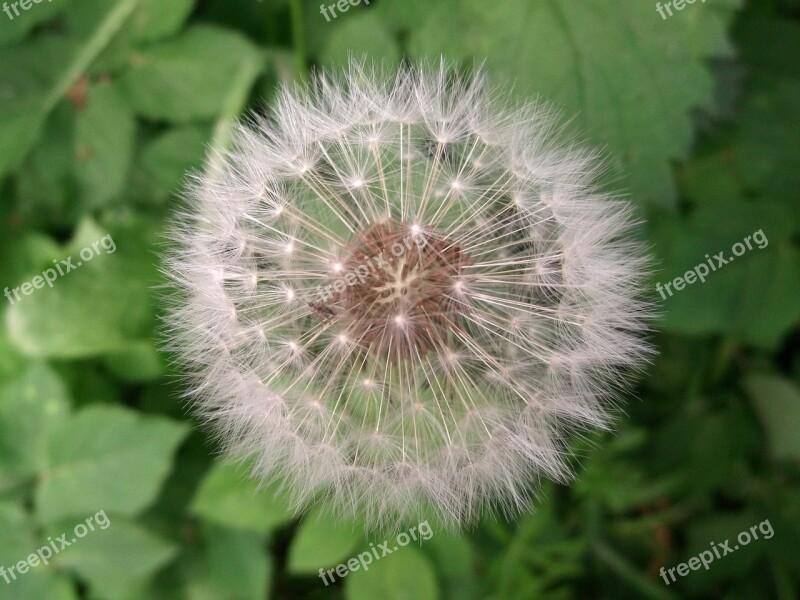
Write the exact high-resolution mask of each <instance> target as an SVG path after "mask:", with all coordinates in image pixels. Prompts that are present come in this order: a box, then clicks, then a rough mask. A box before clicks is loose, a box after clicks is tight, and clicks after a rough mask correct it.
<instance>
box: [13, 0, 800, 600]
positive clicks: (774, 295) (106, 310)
mask: <svg viewBox="0 0 800 600" xmlns="http://www.w3.org/2000/svg"><path fill="white" fill-rule="evenodd" d="M12 14H13V12H12ZM351 52H353V53H355V54H357V55H362V54H366V55H367V56H370V57H372V58H374V59H376V60H382V61H384V62H386V63H388V64H394V63H399V62H400V61H402V60H407V59H412V60H413V59H422V58H430V59H434V60H435V59H437V58H438V56H439V55H444V56H446V57H448V58H450V59H453V60H457V61H461V62H463V64H464V65H466V66H469V65H471V64H474V63H475V62H485V64H486V67H487V70H488V71H489V73H490V76H491V78H492V81H493V82H495V83H512V84H514V86H515V88H514V89H515V90H516V92H517V93H518V94H520V95H521V96H524V97H538V98H539V99H541V100H543V101H546V102H549V103H551V104H552V105H553V106H555V107H557V108H559V109H560V110H561V111H562V115H563V117H564V121H565V123H566V122H568V127H569V128H570V130H572V131H574V132H577V133H579V134H582V135H584V137H585V138H586V139H587V140H588V141H589V142H591V143H592V144H594V145H595V146H597V147H600V148H602V149H603V151H604V153H605V155H606V157H607V164H608V174H607V177H606V180H607V181H606V183H607V185H608V187H609V189H615V190H622V191H624V192H627V193H628V195H629V197H630V198H631V200H632V201H633V202H634V203H635V204H636V206H637V210H638V211H639V214H640V216H641V218H642V220H643V221H644V222H645V223H646V227H644V228H643V235H646V236H647V239H649V241H650V243H651V245H652V248H653V251H654V254H655V255H656V256H657V259H658V270H657V272H656V273H655V274H654V276H653V284H654V285H655V282H657V281H659V282H667V281H671V280H672V279H674V278H675V277H678V276H681V275H683V274H684V273H685V272H686V271H687V270H689V269H691V268H692V267H694V266H695V265H696V264H698V263H701V262H703V261H704V256H705V255H706V254H709V255H712V254H716V253H717V252H719V251H721V250H728V249H730V248H731V246H732V244H734V243H736V242H737V241H741V240H742V239H744V238H745V237H746V236H747V235H750V234H752V233H753V232H755V231H757V230H762V231H763V232H764V235H765V236H766V237H767V238H768V240H769V244H768V246H766V247H765V248H763V249H754V250H753V251H750V252H747V253H746V254H744V255H743V256H742V257H741V258H739V259H737V261H736V262H735V263H733V264H730V265H727V266H725V268H724V269H721V270H720V271H719V272H714V273H712V274H711V275H710V276H709V277H708V281H707V282H706V283H695V284H694V285H691V286H688V287H687V288H686V289H684V290H683V291H681V292H679V293H676V294H674V295H673V296H670V297H667V298H666V300H664V301H663V302H661V299H660V298H659V297H658V295H657V294H656V293H655V291H653V296H654V299H655V300H657V301H659V302H660V303H661V304H662V306H661V309H662V311H663V318H662V319H661V320H660V321H659V322H658V323H657V325H656V333H654V334H653V335H654V338H655V341H656V343H657V345H658V349H659V352H660V354H659V356H658V358H657V359H655V361H654V364H653V365H652V367H651V368H650V369H649V370H648V373H647V374H646V376H645V377H644V378H643V379H642V381H641V383H640V385H639V387H638V388H637V389H636V390H635V394H631V400H630V402H629V403H628V404H627V408H626V413H625V414H624V415H623V414H621V415H620V418H619V421H618V431H616V432H614V433H611V434H601V433H597V434H593V435H590V436H587V437H586V438H582V439H578V440H575V442H574V452H575V457H576V460H575V466H576V469H577V473H578V479H577V480H576V482H575V483H574V484H573V485H572V486H570V487H564V486H556V485H546V486H545V487H544V489H543V490H542V493H541V502H540V506H539V509H538V511H537V512H535V513H533V514H530V515H525V516H522V517H519V518H518V519H516V520H515V521H513V522H505V521H504V520H502V519H501V520H486V521H485V522H484V523H483V524H482V525H481V526H480V527H479V528H477V529H476V530H475V531H472V532H467V533H464V534H461V535H453V534H447V533H445V532H444V531H434V535H433V537H432V538H431V539H430V540H428V541H426V542H425V543H423V544H421V545H420V544H410V545H409V547H406V548H402V549H400V550H398V551H397V553H393V555H392V556H391V557H386V558H385V559H383V560H381V561H379V562H376V563H374V564H373V565H372V567H371V568H370V570H369V571H366V572H365V571H359V572H354V573H351V574H350V575H348V576H347V577H346V578H344V579H343V580H341V579H340V578H337V582H336V583H335V584H332V585H330V586H326V585H325V584H324V583H323V582H322V581H321V580H320V578H319V577H318V574H317V570H318V569H319V568H324V569H329V568H332V567H335V566H336V565H337V564H338V563H340V562H343V561H346V560H347V559H348V558H350V557H354V556H356V555H357V554H358V553H360V552H363V551H365V550H368V549H369V547H370V546H369V544H370V543H371V542H372V543H374V544H376V545H377V544H378V543H380V542H383V540H384V539H390V538H392V539H393V538H394V536H396V535H397V534H398V533H401V532H402V531H404V530H406V529H407V527H406V525H412V524H404V525H403V527H398V528H397V531H392V532H389V533H387V534H386V536H383V537H381V536H378V537H375V536H373V537H367V536H365V535H364V534H363V532H362V531H360V530H359V528H358V526H357V525H356V524H348V523H333V522H330V521H326V520H325V519H324V517H320V515H318V514H316V513H312V514H310V515H307V516H306V517H305V518H303V519H302V520H297V519H293V517H292V513H291V511H290V507H289V506H287V505H286V504H285V503H284V502H283V501H282V500H281V498H280V496H276V495H275V490H274V489H267V490H263V489H262V490H259V489H257V487H256V485H255V484H254V483H252V482H251V481H250V480H249V479H247V477H246V476H245V474H244V471H243V470H242V469H240V468H236V467H232V466H230V465H225V464H222V463H220V462H219V461H217V460H216V459H214V458H213V457H214V455H215V452H216V450H215V447H214V442H213V440H211V439H210V437H209V436H208V435H207V433H206V432H205V431H204V430H203V429H202V428H200V427H198V426H197V424H196V423H194V422H193V421H192V420H191V417H190V416H188V413H187V411H186V410H185V407H183V406H182V405H181V401H180V392H181V388H180V385H179V384H177V383H176V377H175V376H176V373H175V372H174V370H173V369H172V367H171V366H170V365H169V363H168V360H167V359H166V358H165V357H164V355H163V354H162V353H160V352H159V351H158V349H157V346H158V341H157V336H156V334H155V331H156V328H157V323H158V321H157V315H158V313H159V310H160V309H159V301H158V299H157V294H156V293H155V291H154V288H155V286H157V285H158V284H159V283H161V278H160V275H159V271H158V253H159V252H160V249H161V245H160V244H161V242H160V240H161V238H160V235H161V232H162V231H163V229H164V226H165V223H166V221H167V218H168V216H169V215H170V213H171V211H173V210H174V209H175V206H176V201H175V200H176V198H177V197H178V196H179V193H180V188H181V185H182V182H183V180H184V177H185V174H186V172H187V170H190V169H199V168H202V165H203V158H204V154H205V152H206V149H207V148H208V147H209V146H210V145H224V144H226V143H227V141H228V139H229V134H230V130H231V122H232V120H233V119H235V118H236V117H238V116H239V115H241V114H242V113H243V112H244V111H245V110H247V109H250V108H255V109H257V110H260V109H261V107H262V106H263V103H266V104H268V103H269V102H270V100H271V98H272V97H273V96H274V93H275V89H276V86H277V85H278V84H280V83H282V82H287V81H291V80H298V79H303V78H305V77H307V75H308V72H309V69H310V68H313V67H314V66H326V67H327V66H333V67H335V66H337V65H342V64H343V63H344V62H345V61H346V59H347V56H348V54H349V53H351ZM0 139H1V140H2V144H0V253H1V256H2V259H1V260H0V286H2V287H4V288H5V287H9V288H12V289H13V288H15V287H17V286H19V285H20V284H21V283H22V282H25V281H31V279H32V278H33V277H34V276H35V275H37V274H40V273H41V272H42V271H43V270H44V269H46V268H49V267H51V265H52V263H53V261H54V259H60V258H64V257H67V256H70V255H75V254H76V253H77V252H78V251H79V250H80V249H81V248H83V247H85V246H87V245H88V244H90V243H91V242H93V241H95V240H98V239H99V238H101V237H102V236H104V235H106V234H111V235H112V236H113V239H114V241H115V243H116V246H117V250H116V251H115V252H114V253H111V254H107V255H105V256H103V257H102V258H97V259H96V260H94V261H93V262H92V263H91V264H87V265H85V266H83V267H82V268H81V269H79V270H77V271H76V272H74V273H70V274H69V276H68V277H64V278H60V279H59V280H58V281H57V282H56V283H55V285H54V286H53V289H43V290H41V291H38V292H37V293H35V294H33V295H31V296H30V297H27V296H26V297H23V298H22V299H21V300H20V301H19V302H15V303H13V305H12V304H11V303H10V302H8V301H6V299H5V298H4V299H3V300H2V302H3V305H2V309H0V312H1V313H2V326H0V565H3V566H6V567H8V566H10V565H14V564H16V563H17V562H18V561H20V560H22V559H25V558H26V557H27V556H28V555H29V554H30V553H31V552H34V551H35V550H36V549H37V548H39V547H40V546H42V545H43V544H45V543H46V540H47V537H48V536H58V535H60V534H61V533H63V532H68V531H72V528H73V527H74V526H75V524H76V523H80V522H83V520H84V519H85V518H86V517H87V516H89V515H91V514H94V513H95V512H97V511H98V510H104V511H107V513H108V516H109V518H110V519H111V522H112V524H111V526H110V527H109V528H108V529H107V530H103V531H99V532H94V533H92V534H91V535H88V536H87V537H86V539H82V540H81V541H80V543H77V544H75V545H74V547H70V548H67V549H65V550H64V551H63V552H62V553H59V554H58V555H57V556H56V557H55V558H54V559H53V561H52V563H51V565H50V566H49V567H43V566H39V567H37V568H34V569H32V570H31V572H30V573H27V574H25V575H24V576H20V577H19V579H18V580H17V581H14V582H12V583H11V584H6V583H5V582H4V581H0V600H2V599H6V598H9V599H20V600H39V599H44V598H47V599H48V600H49V599H55V600H70V599H75V598H91V599H96V600H101V599H102V600H128V599H140V598H147V599H164V600H167V599H180V600H255V599H266V598H274V599H278V598H292V599H303V598H307V599H315V598H345V599H347V600H362V599H363V600H367V599H372V598H375V599H379V598H380V599H387V600H399V599H404V598H414V599H419V600H433V599H436V598H442V599H444V598H448V599H449V598H455V599H465V600H470V599H478V598H492V599H495V600H516V599H519V600H523V599H533V598H543V599H552V600H562V599H563V600H566V599H572V598H608V599H617V598H653V599H660V598H664V599H667V598H680V597H685V598H698V599H702V598H725V599H728V600H735V599H742V600H745V599H748V600H749V599H753V598H777V599H780V600H793V599H795V598H798V597H800V553H798V552H797V548H798V544H800V487H799V486H798V482H799V481H800V469H799V468H798V465H800V386H799V385H798V381H800V333H798V330H797V325H798V317H800V301H799V300H800V254H799V253H798V241H799V237H798V230H799V229H800V211H798V208H797V207H798V199H799V198H800V196H799V195H798V190H800V169H799V168H798V166H799V165H800V144H798V140H800V3H798V2H797V1H796V0H752V1H751V2H750V3H749V5H747V4H745V3H743V2H740V1H739V0H708V1H707V2H704V3H695V4H687V5H686V6H685V8H684V9H683V10H682V11H680V12H677V11H676V12H675V14H674V15H673V16H672V17H670V18H668V19H662V18H661V17H660V16H659V14H658V12H657V11H656V7H655V1H650V0H581V1H577V0H496V1H494V2H490V1H487V0H433V1H432V0H373V1H372V2H370V3H369V6H367V4H366V2H361V3H358V4H356V5H355V6H352V7H351V8H350V9H349V10H348V11H347V12H346V13H345V12H343V13H341V14H339V15H338V16H337V17H336V18H335V19H331V20H327V19H326V18H325V16H323V15H322V14H321V12H320V8H319V5H318V3H317V2H313V1H312V0H307V1H303V2H300V1H299V0H260V1H257V0H169V1H165V0H53V1H52V2H42V3H39V4H32V5H30V6H29V8H28V9H27V10H23V9H20V14H19V15H18V16H15V17H14V18H13V19H10V18H7V14H6V13H3V14H0ZM634 397H636V398H638V399H634ZM766 519H769V521H770V523H771V524H772V526H773V527H774V531H775V535H774V537H773V538H771V539H769V540H766V539H760V540H758V541H756V542H753V543H751V544H750V545H748V546H747V548H742V549H740V550H739V551H737V552H736V553H735V554H734V555H732V556H728V557H724V558H722V559H720V560H718V561H716V562H714V563H713V564H712V565H711V567H710V568H709V569H708V570H699V571H692V572H691V573H690V575H688V576H686V577H683V578H680V580H679V581H678V582H677V583H675V584H672V585H670V586H667V585H665V584H664V583H663V581H662V579H661V578H660V577H659V575H658V572H659V569H660V568H661V567H662V566H664V567H671V566H675V565H677V564H678V563H681V562H684V561H687V560H688V559H689V558H690V557H691V556H693V555H696V554H697V553H698V552H700V551H702V550H703V549H706V548H708V547H709V544H710V543H711V542H719V541H721V540H724V539H727V538H734V537H735V536H736V535H737V534H738V532H739V531H741V530H744V529H748V528H749V527H750V526H752V525H755V524H757V523H759V522H762V521H764V520H766Z"/></svg>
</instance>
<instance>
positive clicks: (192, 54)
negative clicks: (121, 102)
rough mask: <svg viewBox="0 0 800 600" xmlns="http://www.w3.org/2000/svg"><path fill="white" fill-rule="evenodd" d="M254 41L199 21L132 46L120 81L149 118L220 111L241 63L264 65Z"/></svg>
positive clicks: (185, 119)
mask: <svg viewBox="0 0 800 600" xmlns="http://www.w3.org/2000/svg"><path fill="white" fill-rule="evenodd" d="M262 63H263V57H262V55H261V53H260V51H259V50H258V48H256V47H255V46H253V45H252V44H251V43H250V42H249V41H248V40H246V39H245V38H243V37H242V36H240V35H239V34H237V33H234V32H231V31H227V30H225V29H221V28H218V27H211V26H207V25H195V26H193V27H191V28H189V29H188V30H186V31H185V32H184V33H182V34H181V35H180V36H179V37H177V38H174V39H171V40H169V41H166V42H162V43H159V44H155V45H152V46H148V47H146V48H144V49H142V50H139V51H136V52H134V53H133V54H132V55H131V57H130V67H129V69H128V70H127V72H126V73H125V74H124V75H123V76H122V77H121V79H120V85H121V86H122V89H123V90H124V91H125V93H126V95H127V97H128V99H129V101H130V103H131V105H132V106H133V108H134V110H135V111H136V112H137V113H138V114H140V115H142V116H144V117H147V118H149V119H155V120H167V121H173V122H177V123H185V122H188V121H191V120H193V119H212V118H215V117H218V116H219V115H220V114H222V112H223V110H224V108H225V103H226V100H227V99H228V94H229V91H230V88H231V87H232V86H233V84H234V82H235V81H236V78H237V74H238V73H239V71H240V70H241V69H242V67H243V65H256V66H257V67H258V69H260V68H261V67H262V66H263V64H262Z"/></svg>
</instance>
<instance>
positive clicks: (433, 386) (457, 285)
mask: <svg viewBox="0 0 800 600" xmlns="http://www.w3.org/2000/svg"><path fill="white" fill-rule="evenodd" d="M558 133H559V132H558V131H557V130H555V129H554V128H553V127H552V117H551V115H549V114H548V112H547V111H546V110H545V109H543V108H542V107H539V106H535V105H530V104H524V105H519V104H514V103H513V102H512V101H511V100H510V99H509V97H508V96H507V95H504V94H503V93H502V92H497V91H492V90H490V89H489V88H488V87H487V84H486V81H485V77H484V75H483V74H482V72H480V70H478V72H477V73H475V74H472V75H464V74H461V73H459V72H457V71H456V70H455V69H454V68H452V67H450V66H448V65H445V64H441V65H439V66H422V67H406V68H403V69H402V70H400V71H399V72H398V73H397V74H394V75H383V74H381V73H380V72H378V71H377V70H375V69H372V68H370V67H368V66H366V65H365V64H364V63H359V62H352V63H351V64H350V66H349V68H348V69H347V71H346V72H345V73H344V74H342V75H330V74H325V73H322V74H319V75H317V76H316V78H315V79H314V81H313V82H312V83H311V84H310V85H309V86H308V87H300V88H291V89H285V90H283V91H282V93H281V94H280V96H279V98H278V99H277V101H276V104H275V107H274V110H273V112H272V114H271V115H270V116H268V117H254V118H252V119H250V121H249V122H247V123H242V124H240V125H239V126H238V128H237V133H236V137H235V143H234V144H233V147H232V149H230V150H227V151H224V152H222V151H220V153H219V155H218V159H219V160H218V163H219V164H221V165H222V166H221V167H220V168H219V169H217V170H216V171H214V172H213V173H209V174H207V175H205V176H198V177H197V178H196V179H195V180H194V181H193V182H192V184H191V185H190V190H189V193H188V200H189V202H188V206H187V208H186V210H185V211H184V214H183V215H182V216H181V217H180V219H179V220H178V222H177V224H176V226H175V227H174V229H173V231H172V239H173V241H174V242H175V246H176V249H175V250H174V251H172V253H171V255H170V256H169V258H168V266H167V269H166V270H167V271H168V274H169V275H170V277H171V279H172V280H173V283H174V284H175V286H176V287H177V288H178V290H179V291H180V293H179V294H178V296H177V297H176V299H175V303H174V306H173V307H172V310H171V313H170V315H169V317H168V323H169V325H170V330H169V331H170V336H171V339H172V341H173V343H172V345H171V346H172V348H174V350H175V351H176V354H177V356H178V360H179V361H181V363H182V364H183V365H184V367H185V368H186V370H187V372H188V373H189V374H190V378H191V379H190V389H189V396H190V398H191V399H192V402H193V403H194V406H195V408H196V410H197V413H198V414H199V415H200V416H201V417H202V418H204V419H206V420H207V421H208V422H209V423H211V425H212V426H213V430H214V431H215V432H216V434H217V436H218V439H219V440H220V442H221V444H222V445H223V447H224V450H226V451H227V452H229V453H231V454H232V455H236V456H239V457H247V458H249V459H251V461H252V462H251V464H252V465H254V466H253V475H254V476H255V477H258V478H260V479H262V480H263V481H271V480H280V481H282V482H283V485H284V486H285V487H286V489H287V490H288V491H289V492H290V493H291V495H292V497H293V498H294V500H295V502H296V505H297V507H298V508H307V507H308V506H310V505H312V504H314V503H317V502H319V501H324V502H326V503H327V504H328V505H329V506H330V507H332V508H333V509H334V510H335V512H337V514H342V515H361V516H362V517H363V518H364V520H365V523H366V524H367V525H368V526H370V527H372V526H381V525H386V524H388V523H393V522H396V521H398V520H411V519H416V518H419V517H421V516H423V515H426V516H427V515H430V516H438V517H439V518H440V519H441V521H442V522H443V523H445V524H449V525H451V526H454V527H459V526H462V525H464V524H467V523H470V522H474V520H475V519H476V518H477V517H479V516H480V515H481V514H484V513H491V512H496V511H501V512H504V513H506V514H515V513H517V512H519V511H523V510H526V509H527V508H529V507H530V505H531V503H532V501H533V499H534V497H535V492H536V484H537V482H538V481H540V480H541V478H543V477H545V478H551V479H555V480H558V481H565V480H568V479H569V477H570V471H569V469H568V467H567V466H566V461H565V459H566V454H567V451H566V440H567V439H568V436H569V435H570V434H571V433H572V432H575V431H580V430H581V429H585V428H587V427H607V426H608V425H609V422H610V414H611V411H610V410H609V409H610V408H611V407H612V406H613V403H614V402H615V400H616V398H618V392H619V391H620V389H622V388H623V384H624V382H625V381H627V375H629V374H630V373H631V372H633V370H634V369H635V368H636V367H638V366H640V365H641V364H642V361H643V360H644V359H646V357H647V356H648V353H649V347H648V345H647V344H646V343H645V342H644V341H643V340H642V333H643V332H644V331H645V329H646V322H647V319H648V317H649V306H648V304H647V303H646V302H644V301H642V299H641V285H640V281H641V278H642V276H643V273H644V271H645V269H646V267H647V259H646V257H645V256H644V253H643V250H642V248H641V246H640V245H639V244H638V243H637V242H634V241H631V240H630V239H628V234H629V230H630V229H631V227H632V218H631V211H630V208H629V207H628V205H626V204H625V203H623V202H622V201H620V200H618V199H616V198H614V197H610V196H609V195H607V194H605V193H602V192H600V191H598V190H597V189H596V187H595V186H594V184H593V180H594V178H595V176H596V172H597V167H596V163H597V159H596V157H595V156H594V155H593V154H592V153H590V152H586V151H581V150H576V149H574V148H573V147H571V146H565V145H563V144H559V143H558V141H557V139H556V138H557V137H559V136H558Z"/></svg>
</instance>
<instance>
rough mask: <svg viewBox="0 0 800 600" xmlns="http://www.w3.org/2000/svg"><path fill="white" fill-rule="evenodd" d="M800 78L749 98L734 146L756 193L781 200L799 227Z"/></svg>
mask: <svg viewBox="0 0 800 600" xmlns="http://www.w3.org/2000/svg"><path fill="white" fill-rule="evenodd" d="M798 139H800V81H794V80H791V81H790V80H785V81H780V82H778V83H777V84H776V85H775V87H774V89H770V90H756V91H754V92H753V94H752V95H751V97H750V98H749V99H748V100H747V105H746V106H745V110H744V113H743V115H742V120H741V129H740V131H739V134H738V141H737V144H736V146H735V151H736V156H737V158H738V161H739V165H740V170H741V172H742V174H743V175H744V177H745V180H746V182H747V184H748V185H749V186H750V187H751V188H752V189H753V190H755V191H756V192H757V193H760V194H763V195H765V196H766V197H768V198H770V199H772V200H775V201H778V202H782V203H783V206H784V207H785V209H786V213H787V215H788V216H790V218H793V220H794V225H795V227H798V228H800V216H798V211H797V190H798V189H800V169H798V168H797V165H798V164H799V163H800V144H798V143H797V140H798Z"/></svg>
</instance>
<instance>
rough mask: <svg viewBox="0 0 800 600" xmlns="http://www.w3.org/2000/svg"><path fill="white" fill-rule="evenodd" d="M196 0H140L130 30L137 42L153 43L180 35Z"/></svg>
mask: <svg viewBox="0 0 800 600" xmlns="http://www.w3.org/2000/svg"><path fill="white" fill-rule="evenodd" d="M195 4H196V0H170V1H169V2H164V1H163V0H139V6H137V7H136V10H135V11H134V12H133V16H132V17H131V20H130V23H129V26H128V28H127V29H126V30H125V32H124V33H128V32H130V35H131V37H132V38H133V40H135V41H136V42H153V41H155V40H160V39H163V38H166V37H170V36H171V35H174V34H176V33H178V31H180V30H181V28H182V27H183V24H184V23H185V21H186V19H187V18H188V17H189V15H190V14H191V12H192V10H194V7H195Z"/></svg>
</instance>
